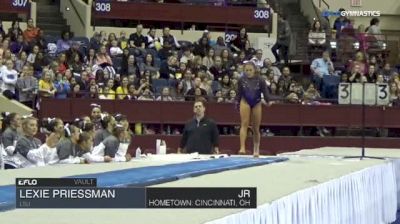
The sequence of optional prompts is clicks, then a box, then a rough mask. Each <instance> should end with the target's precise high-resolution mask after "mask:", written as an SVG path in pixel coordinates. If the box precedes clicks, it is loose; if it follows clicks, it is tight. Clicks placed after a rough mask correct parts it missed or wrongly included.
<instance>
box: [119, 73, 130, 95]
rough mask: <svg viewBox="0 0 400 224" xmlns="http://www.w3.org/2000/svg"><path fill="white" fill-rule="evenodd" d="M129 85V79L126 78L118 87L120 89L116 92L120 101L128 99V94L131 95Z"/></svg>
mask: <svg viewBox="0 0 400 224" xmlns="http://www.w3.org/2000/svg"><path fill="white" fill-rule="evenodd" d="M128 84H129V81H128V77H126V76H125V77H123V78H122V82H121V85H120V86H118V88H117V90H116V92H117V96H118V99H120V100H123V99H126V98H127V96H128V94H129V90H128Z"/></svg>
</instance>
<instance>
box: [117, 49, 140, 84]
mask: <svg viewBox="0 0 400 224" xmlns="http://www.w3.org/2000/svg"><path fill="white" fill-rule="evenodd" d="M121 73H122V74H123V75H127V74H134V75H135V76H136V77H137V78H140V75H141V73H142V72H140V70H139V66H138V65H137V64H136V58H135V56H134V55H133V54H131V55H129V56H128V57H127V58H126V57H125V56H124V57H122V64H121Z"/></svg>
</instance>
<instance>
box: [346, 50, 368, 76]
mask: <svg viewBox="0 0 400 224" xmlns="http://www.w3.org/2000/svg"><path fill="white" fill-rule="evenodd" d="M356 64H357V65H359V67H360V72H361V73H362V74H365V73H367V71H368V68H367V63H366V61H365V56H364V53H362V52H361V51H357V53H356V55H355V60H354V61H352V62H351V64H350V69H352V68H353V66H354V65H356Z"/></svg>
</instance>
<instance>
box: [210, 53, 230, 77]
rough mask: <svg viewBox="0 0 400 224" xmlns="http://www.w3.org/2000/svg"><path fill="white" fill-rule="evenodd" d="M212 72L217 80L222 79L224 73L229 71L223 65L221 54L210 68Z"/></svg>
mask: <svg viewBox="0 0 400 224" xmlns="http://www.w3.org/2000/svg"><path fill="white" fill-rule="evenodd" d="M209 71H210V73H211V74H212V75H213V77H214V80H215V81H221V80H222V76H223V74H225V73H226V72H227V71H226V69H225V68H224V67H223V66H222V59H221V57H220V56H216V57H215V59H214V65H213V66H211V68H210V70H209Z"/></svg>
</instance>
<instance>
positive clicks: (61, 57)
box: [57, 53, 69, 74]
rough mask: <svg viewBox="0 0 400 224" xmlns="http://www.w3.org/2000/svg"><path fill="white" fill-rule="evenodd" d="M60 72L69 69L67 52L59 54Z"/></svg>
mask: <svg viewBox="0 0 400 224" xmlns="http://www.w3.org/2000/svg"><path fill="white" fill-rule="evenodd" d="M57 63H58V72H60V73H61V74H64V73H65V71H66V70H67V69H69V67H68V64H67V56H66V55H65V53H61V54H59V55H58V61H57Z"/></svg>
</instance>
